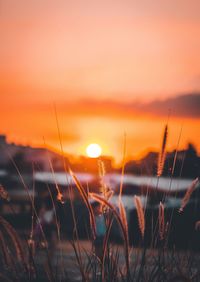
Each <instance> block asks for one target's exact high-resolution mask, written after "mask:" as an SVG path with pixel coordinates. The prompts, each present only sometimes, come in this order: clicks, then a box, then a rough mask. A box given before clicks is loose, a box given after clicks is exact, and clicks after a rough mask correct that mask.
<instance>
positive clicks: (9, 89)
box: [0, 0, 200, 160]
mask: <svg viewBox="0 0 200 282" xmlns="http://www.w3.org/2000/svg"><path fill="white" fill-rule="evenodd" d="M160 2H161V1H160ZM199 11H200V2H199V1H196V0H193V1H187V0H176V1H173V4H172V2H170V1H166V0H164V1H162V3H158V1H147V0H145V1H140V3H136V2H134V1H130V0H127V1H118V0H117V1H116V0H115V1H104V0H102V1H87V0H84V1H81V0H79V1H66V0H65V1H64V0H63V1H62V0H60V1H50V0H48V1H47V0H42V1H41V0H34V1H33V0H29V1H26V0H18V1H11V0H1V2H0V35H1V44H0V93H1V94H0V95H1V103H0V118H1V121H3V122H1V128H0V131H1V132H2V133H5V134H7V135H8V139H9V140H10V141H15V142H18V143H23V144H31V145H34V146H37V145H41V144H42V143H43V136H44V137H45V140H46V142H47V143H48V144H49V145H50V146H53V147H58V146H59V141H58V136H57V128H56V121H55V114H54V110H53V104H54V103H55V104H56V107H57V112H58V116H59V124H60V128H61V131H62V135H63V145H64V149H65V151H66V152H69V153H73V154H83V153H84V150H85V147H86V146H87V144H88V143H90V142H96V143H100V145H101V146H102V147H103V153H105V154H111V155H114V156H115V157H116V158H117V159H118V160H120V158H121V155H122V147H123V135H124V132H126V134H127V155H128V156H139V155H140V154H141V153H142V152H144V151H145V150H146V149H148V148H154V149H157V150H158V149H159V146H160V138H161V134H162V131H163V127H164V124H165V122H166V120H167V114H168V110H169V108H170V109H171V112H172V113H171V118H170V135H169V145H168V146H169V148H170V149H171V148H174V147H175V146H176V143H177V139H178V134H179V131H180V127H181V124H182V123H183V136H182V139H181V144H180V145H181V147H184V146H185V145H186V143H187V142H188V141H192V142H194V144H196V146H198V150H199V151H200V145H199V144H200V133H199V132H200V130H199V128H200V127H199V125H200V113H199V112H200V110H199V111H198V105H200V102H199V101H200V98H199V95H198V93H200V92H199V90H200V56H199V50H200V37H199V34H200V12H199ZM193 93H196V96H193V95H192V94H193ZM184 94H188V96H187V101H186V102H184V101H185V98H184V96H183V95H184ZM177 97H179V98H177ZM177 99H178V100H177ZM158 100H161V102H159V101H158ZM187 105H188V108H187V107H186V106H187ZM159 109H160V110H159Z"/></svg>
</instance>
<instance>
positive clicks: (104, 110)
mask: <svg viewBox="0 0 200 282" xmlns="http://www.w3.org/2000/svg"><path fill="white" fill-rule="evenodd" d="M73 108H74V107H73V106H72V108H71V110H72V109H73ZM169 111H170V112H171V115H172V116H175V117H186V118H200V94H196V93H195V94H185V95H180V96H175V97H170V98H167V99H165V100H154V101H152V102H149V103H143V102H139V101H138V100H137V101H133V102H131V103H127V102H116V101H112V100H103V101H99V100H83V101H79V102H78V103H77V104H76V110H75V109H74V113H79V114H82V115H101V116H113V117H120V118H123V116H124V117H135V116H140V115H142V116H144V115H145V116H146V115H155V116H166V115H168V113H169Z"/></svg>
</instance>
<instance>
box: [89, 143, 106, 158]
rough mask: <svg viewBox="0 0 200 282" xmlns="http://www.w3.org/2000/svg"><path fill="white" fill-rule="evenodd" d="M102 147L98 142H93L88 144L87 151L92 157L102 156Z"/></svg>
mask: <svg viewBox="0 0 200 282" xmlns="http://www.w3.org/2000/svg"><path fill="white" fill-rule="evenodd" d="M101 152H102V149H101V147H100V146H99V145H98V144H95V143H92V144H90V145H88V146H87V149H86V153H87V155H88V157H90V158H98V157H99V156H101Z"/></svg>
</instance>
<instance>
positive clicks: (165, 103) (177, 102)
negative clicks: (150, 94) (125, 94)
mask: <svg viewBox="0 0 200 282" xmlns="http://www.w3.org/2000/svg"><path fill="white" fill-rule="evenodd" d="M138 108H139V109H140V110H143V111H146V112H148V113H153V114H156V115H167V113H168V112H169V111H171V113H172V115H173V116H176V117H188V118H200V94H186V95H181V96H177V97H173V98H168V99H166V100H155V101H153V102H151V103H148V104H146V105H142V104H141V105H140V106H139V107H138Z"/></svg>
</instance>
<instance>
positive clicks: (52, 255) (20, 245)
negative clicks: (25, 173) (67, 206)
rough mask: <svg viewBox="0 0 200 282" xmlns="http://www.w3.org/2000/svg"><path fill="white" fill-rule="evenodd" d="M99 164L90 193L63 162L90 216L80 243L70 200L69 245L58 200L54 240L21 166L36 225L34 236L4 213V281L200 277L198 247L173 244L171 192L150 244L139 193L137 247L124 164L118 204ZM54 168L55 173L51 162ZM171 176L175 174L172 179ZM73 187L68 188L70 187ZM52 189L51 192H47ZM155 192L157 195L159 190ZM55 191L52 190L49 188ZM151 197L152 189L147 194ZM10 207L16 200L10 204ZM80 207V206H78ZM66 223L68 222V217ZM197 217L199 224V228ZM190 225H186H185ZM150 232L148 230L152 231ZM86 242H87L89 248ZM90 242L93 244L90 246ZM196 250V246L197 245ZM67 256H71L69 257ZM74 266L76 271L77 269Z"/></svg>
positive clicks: (0, 268)
mask: <svg viewBox="0 0 200 282" xmlns="http://www.w3.org/2000/svg"><path fill="white" fill-rule="evenodd" d="M167 135H168V127H167V126H166V127H165V130H164V135H163V142H162V147H161V151H160V155H159V159H158V166H157V177H158V184H159V177H160V176H161V175H162V172H163V169H164V165H165V158H166V143H167ZM175 163H176V154H175V158H174V163H173V167H172V176H173V171H174V169H175ZM98 164H99V179H100V181H99V187H100V189H99V193H91V192H90V190H89V189H86V187H83V186H82V184H81V183H80V182H79V180H78V178H77V177H76V175H75V174H74V173H73V171H72V170H71V169H70V168H69V167H65V170H66V172H68V173H69V174H70V176H71V178H72V179H73V181H74V183H75V185H76V189H77V190H78V191H79V193H80V196H81V198H82V200H83V203H84V205H85V206H86V208H87V210H88V213H89V218H90V234H88V240H89V242H90V243H88V242H87V243H84V244H83V243H82V242H81V241H80V240H79V234H78V230H77V224H78V223H77V219H76V215H75V212H74V203H73V200H72V199H71V201H70V203H71V209H72V214H73V221H74V230H73V238H72V240H70V241H69V242H67V244H68V245H70V246H71V248H69V247H68V249H67V250H66V245H64V244H63V242H62V240H61V234H60V228H61V226H60V222H59V220H58V217H57V213H56V208H55V206H56V205H55V199H54V198H53V197H50V198H51V201H52V206H53V211H54V217H55V225H56V238H57V239H56V242H55V240H52V238H50V239H49V238H47V236H46V234H45V231H44V230H43V226H42V224H41V222H40V218H39V214H38V211H37V209H36V207H35V203H34V197H32V196H30V195H29V190H28V189H27V187H26V184H25V183H24V181H23V178H22V176H21V174H20V171H19V170H18V168H17V166H16V164H15V166H16V170H17V171H18V173H19V176H20V178H21V181H22V184H23V185H24V189H26V191H27V193H28V195H29V199H30V202H31V205H32V228H31V230H30V235H29V236H28V237H27V235H24V234H21V235H20V236H19V234H18V233H17V232H16V231H15V229H14V228H13V227H12V226H11V225H10V224H9V223H8V222H7V221H6V220H5V219H4V218H3V217H0V251H1V257H0V259H1V263H0V280H1V281H200V255H199V253H198V252H195V251H194V250H193V251H192V250H189V251H188V250H187V251H180V250H177V249H176V248H175V246H174V247H173V246H170V248H169V244H168V243H169V242H168V241H169V236H170V232H171V220H172V216H173V214H171V217H170V218H169V217H168V219H167V220H166V213H165V200H166V197H167V194H166V195H165V196H164V197H163V199H162V200H161V201H160V203H159V205H158V207H157V209H158V216H157V218H156V222H155V224H152V226H154V227H155V228H154V229H152V234H151V242H150V244H148V245H147V244H146V241H145V237H148V235H149V234H147V232H149V230H147V229H146V222H145V221H146V216H145V214H146V208H145V207H144V206H143V205H142V202H141V199H140V197H139V196H134V197H133V205H134V206H135V208H136V212H137V223H138V228H139V230H140V243H139V248H138V247H137V248H136V247H135V246H130V244H129V242H130V240H129V234H130V232H129V228H131V227H130V226H128V220H127V214H126V211H125V208H124V205H123V202H122V194H123V176H124V168H125V163H124V164H123V168H122V179H121V185H120V188H119V198H118V205H117V206H114V205H112V204H111V202H110V198H111V197H112V195H113V191H112V190H111V189H110V188H109V187H108V186H107V185H106V184H105V183H104V175H105V169H104V164H103V162H102V161H101V160H99V162H98ZM51 167H52V173H54V172H53V166H52V165H51ZM172 181H173V179H172ZM198 185H199V178H196V179H194V180H193V181H192V183H191V186H190V187H189V188H188V190H187V192H186V194H185V196H184V197H183V199H182V204H181V206H180V209H179V212H180V216H181V213H183V212H184V209H185V207H186V206H187V204H188V202H189V200H190V197H191V195H192V193H193V192H194V190H195V189H196V187H197V186H198ZM55 188H56V191H57V199H56V201H59V202H60V203H61V204H62V203H63V202H64V198H63V194H62V191H60V189H59V186H58V185H56V184H55ZM70 189H71V188H70V187H69V191H70ZM49 193H50V191H49ZM0 195H1V198H2V199H4V200H5V201H9V197H8V195H7V192H6V190H5V189H4V188H3V187H1V188H0ZM155 195H156V194H155ZM50 196H51V193H50ZM146 197H148V191H147V195H146ZM92 201H93V202H96V203H99V205H100V206H101V208H102V212H103V216H104V218H105V223H106V233H105V236H104V240H103V245H102V256H98V255H97V253H96V252H95V249H94V241H95V239H96V223H95V214H94V210H93V207H92ZM10 208H11V209H12V205H11V206H10ZM12 212H13V214H15V210H14V209H12ZM80 212H81V211H80ZM34 221H35V222H36V223H37V224H38V225H39V228H40V234H41V237H40V242H36V240H35V237H34V232H33V231H34ZM114 222H117V224H118V229H119V230H120V234H121V237H122V245H121V246H119V245H117V244H114V243H113V242H112V241H111V240H110V234H111V229H112V226H113V224H114ZM66 224H67V222H66ZM199 225H200V224H199V222H197V223H196V228H197V229H198V228H199ZM186 228H187V226H186ZM149 237H150V235H149ZM86 246H87V247H86ZM88 246H89V247H88ZM197 249H198V248H197ZM66 256H68V258H69V257H70V260H68V261H66ZM73 271H74V272H73Z"/></svg>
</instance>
